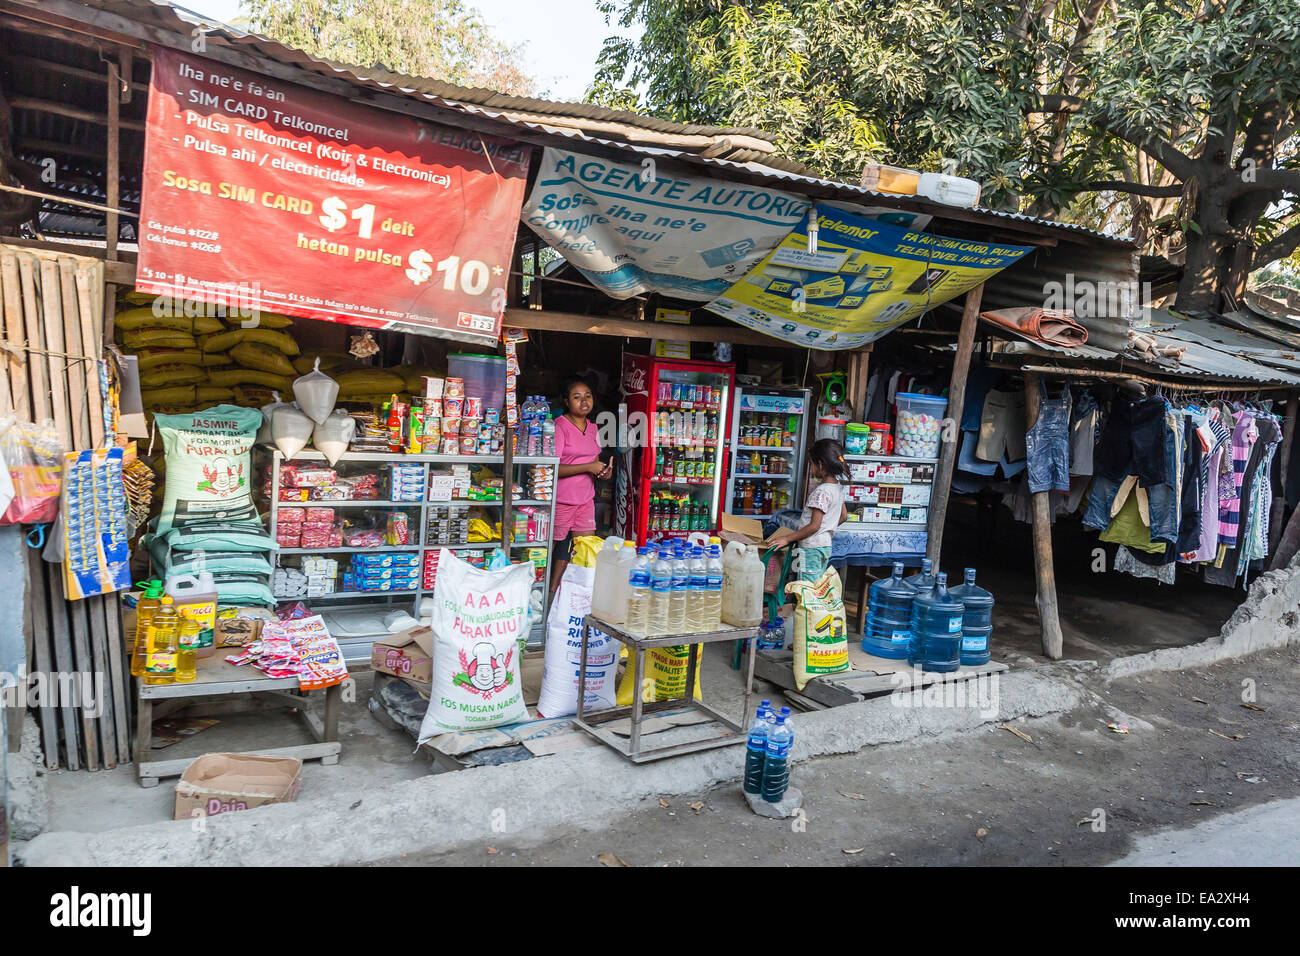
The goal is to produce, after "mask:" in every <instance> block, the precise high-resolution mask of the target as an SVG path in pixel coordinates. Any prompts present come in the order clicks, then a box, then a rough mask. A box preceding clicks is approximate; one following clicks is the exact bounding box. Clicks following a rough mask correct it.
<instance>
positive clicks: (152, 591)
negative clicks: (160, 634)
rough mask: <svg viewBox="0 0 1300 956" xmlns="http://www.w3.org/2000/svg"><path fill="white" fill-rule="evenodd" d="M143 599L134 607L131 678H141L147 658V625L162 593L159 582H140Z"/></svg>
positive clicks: (151, 620) (161, 585)
mask: <svg viewBox="0 0 1300 956" xmlns="http://www.w3.org/2000/svg"><path fill="white" fill-rule="evenodd" d="M137 587H142V588H144V597H142V598H140V600H139V601H138V602H136V605H135V631H134V632H133V633H132V634H131V676H132V677H143V676H144V665H145V658H147V657H148V656H149V625H150V624H151V623H152V622H153V615H154V611H156V610H158V605H159V603H160V598H162V593H163V583H162V582H161V581H156V580H155V581H141V582H140V583H139V584H138V585H137Z"/></svg>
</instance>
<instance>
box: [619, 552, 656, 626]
mask: <svg viewBox="0 0 1300 956" xmlns="http://www.w3.org/2000/svg"><path fill="white" fill-rule="evenodd" d="M623 547H627V545H624V546H623ZM636 554H637V558H636V562H635V563H634V564H633V565H632V569H631V570H630V571H629V572H628V596H627V622H626V627H627V632H628V633H629V634H635V635H637V636H638V637H640V636H642V635H644V634H645V633H646V628H647V627H648V625H649V620H650V558H649V554H650V549H649V548H637V552H636Z"/></svg>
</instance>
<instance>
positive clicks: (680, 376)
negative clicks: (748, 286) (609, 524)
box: [614, 355, 734, 544]
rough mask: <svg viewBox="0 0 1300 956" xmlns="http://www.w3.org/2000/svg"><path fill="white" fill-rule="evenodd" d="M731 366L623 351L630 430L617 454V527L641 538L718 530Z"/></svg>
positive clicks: (617, 530)
mask: <svg viewBox="0 0 1300 956" xmlns="http://www.w3.org/2000/svg"><path fill="white" fill-rule="evenodd" d="M733 373H734V367H733V366H731V365H724V364H721V363H717V362H691V361H685V360H672V359H659V358H655V357H654V356H651V355H625V356H624V358H623V382H622V394H623V400H624V402H625V403H626V405H627V416H628V426H629V427H628V434H629V437H631V436H634V435H636V434H637V431H638V425H641V426H642V430H643V434H644V441H641V442H639V443H636V442H634V443H633V444H636V445H637V446H638V447H633V448H631V449H630V450H629V451H627V452H626V453H625V454H624V455H623V456H622V457H621V459H620V474H619V476H618V480H617V481H616V483H615V495H614V530H615V533H616V534H620V535H622V536H623V537H624V538H627V539H632V538H635V539H636V541H637V543H638V544H645V543H646V541H647V540H655V539H663V538H684V537H686V536H687V535H689V534H691V533H692V532H695V531H701V532H706V533H713V532H715V531H716V530H717V528H718V522H719V520H720V518H719V516H720V515H721V513H722V498H723V493H724V489H725V487H726V475H727V464H728V455H727V452H726V443H727V435H728V434H729V430H730V428H731V423H730V421H729V419H728V410H729V409H730V408H731V405H732V393H733V391H734V374H733Z"/></svg>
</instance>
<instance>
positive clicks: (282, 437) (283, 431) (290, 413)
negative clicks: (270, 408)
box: [271, 405, 316, 461]
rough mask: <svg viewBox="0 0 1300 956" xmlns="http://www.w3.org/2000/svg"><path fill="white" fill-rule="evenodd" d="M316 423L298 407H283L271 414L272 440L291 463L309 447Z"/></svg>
mask: <svg viewBox="0 0 1300 956" xmlns="http://www.w3.org/2000/svg"><path fill="white" fill-rule="evenodd" d="M315 427H316V423H315V422H313V421H312V420H311V419H310V418H308V417H307V416H306V415H304V414H303V413H302V412H301V411H299V410H298V407H297V406H296V405H281V406H280V407H279V408H277V409H276V410H275V411H274V412H272V413H271V440H272V441H273V442H275V447H276V448H278V449H280V451H281V452H283V453H284V457H285V458H286V459H288V460H290V461H292V460H293V456H294V455H296V454H298V452H300V451H302V450H303V449H304V448H305V447H307V442H309V441H311V433H312V430H313V429H314V428H315Z"/></svg>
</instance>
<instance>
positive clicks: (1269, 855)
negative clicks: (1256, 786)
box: [1112, 798, 1300, 866]
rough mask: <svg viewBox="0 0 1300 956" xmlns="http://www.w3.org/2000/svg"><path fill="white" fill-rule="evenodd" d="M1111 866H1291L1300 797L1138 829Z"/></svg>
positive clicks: (1297, 852)
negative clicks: (1177, 826) (1130, 846)
mask: <svg viewBox="0 0 1300 956" xmlns="http://www.w3.org/2000/svg"><path fill="white" fill-rule="evenodd" d="M1134 843H1135V844H1136V846H1135V848H1134V850H1133V852H1132V853H1130V854H1129V855H1128V856H1126V857H1124V858H1123V859H1121V860H1116V861H1115V862H1114V864H1112V865H1113V866H1296V865H1297V864H1300V798H1296V799H1291V800H1278V801H1277V802H1275V803H1266V804H1263V805H1262V806H1257V807H1249V808H1247V809H1245V810H1238V811H1236V812H1234V813H1225V814H1223V815H1222V816H1219V817H1213V818H1212V819H1209V820H1205V821H1203V822H1201V823H1198V824H1196V825H1195V826H1191V827H1187V828H1185V829H1182V830H1165V831H1158V832H1156V833H1149V834H1143V835H1142V836H1139V837H1137V838H1136V839H1135V840H1134Z"/></svg>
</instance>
